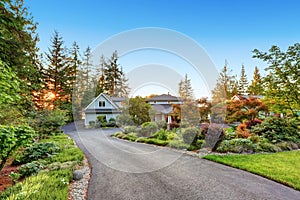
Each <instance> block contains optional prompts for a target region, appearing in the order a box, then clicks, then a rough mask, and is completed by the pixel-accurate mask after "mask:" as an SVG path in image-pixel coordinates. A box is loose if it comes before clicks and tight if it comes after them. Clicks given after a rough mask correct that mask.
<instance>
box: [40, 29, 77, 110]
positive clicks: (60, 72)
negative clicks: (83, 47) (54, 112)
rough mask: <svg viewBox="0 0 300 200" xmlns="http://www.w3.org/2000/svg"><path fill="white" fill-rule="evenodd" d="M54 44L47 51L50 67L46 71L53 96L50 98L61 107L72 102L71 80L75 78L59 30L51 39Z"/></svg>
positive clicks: (47, 82) (47, 83)
mask: <svg viewBox="0 0 300 200" xmlns="http://www.w3.org/2000/svg"><path fill="white" fill-rule="evenodd" d="M51 42H52V45H51V48H49V49H48V50H49V53H46V57H47V60H48V67H47V69H46V71H45V74H46V86H47V89H48V91H49V92H51V93H50V95H51V96H52V98H51V99H50V100H52V101H53V103H54V104H55V105H57V106H59V107H61V106H63V104H64V103H71V95H72V89H71V88H70V82H71V81H70V80H74V78H73V75H72V74H73V70H72V66H71V65H70V63H69V59H68V56H67V53H66V49H65V48H64V47H63V44H64V41H63V39H62V37H61V36H60V35H59V33H58V32H57V31H55V33H54V36H53V38H52V39H51Z"/></svg>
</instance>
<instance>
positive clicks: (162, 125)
mask: <svg viewBox="0 0 300 200" xmlns="http://www.w3.org/2000/svg"><path fill="white" fill-rule="evenodd" d="M156 124H157V128H158V129H159V130H160V129H167V122H166V121H164V120H161V121H158V122H156Z"/></svg>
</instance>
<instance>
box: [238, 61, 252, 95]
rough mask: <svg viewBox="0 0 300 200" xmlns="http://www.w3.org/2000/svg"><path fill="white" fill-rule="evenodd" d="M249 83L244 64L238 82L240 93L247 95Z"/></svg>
mask: <svg viewBox="0 0 300 200" xmlns="http://www.w3.org/2000/svg"><path fill="white" fill-rule="evenodd" d="M248 84H249V83H248V80H247V75H246V73H245V67H244V65H242V69H241V76H240V80H239V82H238V94H242V95H247V90H248Z"/></svg>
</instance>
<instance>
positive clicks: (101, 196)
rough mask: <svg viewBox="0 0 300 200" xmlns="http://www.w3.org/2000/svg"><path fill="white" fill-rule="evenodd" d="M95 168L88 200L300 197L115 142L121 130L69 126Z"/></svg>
mask: <svg viewBox="0 0 300 200" xmlns="http://www.w3.org/2000/svg"><path fill="white" fill-rule="evenodd" d="M64 131H65V132H66V133H67V134H69V135H70V136H71V137H72V138H74V139H75V141H76V143H77V144H78V146H79V147H80V148H81V149H82V150H83V151H84V152H85V154H86V155H87V157H88V159H89V161H90V164H91V166H92V176H91V180H90V185H89V192H88V199H91V200H119V199H120V200H121V199H130V200H134V199H137V200H138V199H139V200H142V199H147V200H148V199H149V200H152V199H164V200H168V199H170V200H174V199H192V200H193V199H205V200H207V199H226V200H229V199H230V200H233V199H243V200H244V199H272V200H274V199H278V200H283V199H286V200H300V192H299V191H296V190H293V189H291V188H289V187H286V186H284V185H281V184H279V183H276V182H273V181H270V180H267V179H265V178H262V177H260V176H257V175H253V174H251V173H248V172H244V171H241V170H238V169H234V168H231V167H227V166H223V165H220V164H217V163H214V162H210V161H207V160H203V159H199V158H197V157H192V156H188V155H182V154H181V153H178V152H175V151H172V150H169V149H168V148H160V147H155V146H151V145H146V144H139V143H132V142H127V141H122V140H119V139H115V138H111V137H109V135H111V134H112V133H114V132H116V131H119V130H118V129H106V130H100V129H84V128H82V127H77V130H76V129H75V127H74V126H73V125H68V126H66V127H65V128H64Z"/></svg>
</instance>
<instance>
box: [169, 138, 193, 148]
mask: <svg viewBox="0 0 300 200" xmlns="http://www.w3.org/2000/svg"><path fill="white" fill-rule="evenodd" d="M168 146H169V147H171V148H174V149H188V148H189V147H190V145H189V144H186V143H184V142H182V141H180V140H172V141H170V142H169V144H168Z"/></svg>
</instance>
